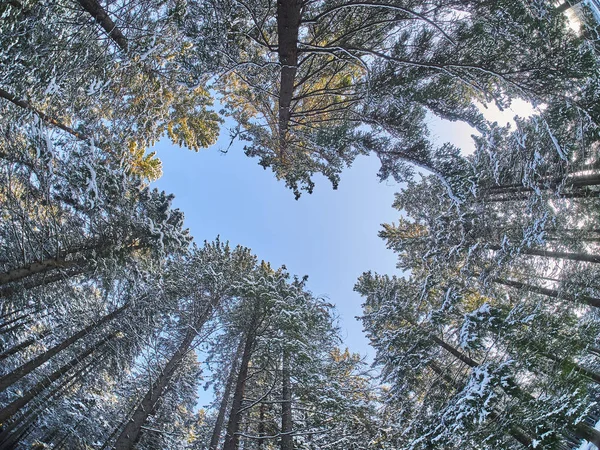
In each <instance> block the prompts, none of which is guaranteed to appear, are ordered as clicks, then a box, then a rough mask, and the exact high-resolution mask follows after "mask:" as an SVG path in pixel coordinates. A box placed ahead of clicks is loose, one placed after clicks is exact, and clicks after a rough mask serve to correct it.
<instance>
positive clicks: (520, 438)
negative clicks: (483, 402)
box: [428, 361, 533, 448]
mask: <svg viewBox="0 0 600 450" xmlns="http://www.w3.org/2000/svg"><path fill="white" fill-rule="evenodd" d="M428 365H429V367H431V369H432V370H433V371H434V372H435V373H436V374H438V375H439V376H441V377H442V378H443V379H444V381H446V383H448V384H449V385H450V386H452V387H454V388H455V389H456V390H459V391H460V390H462V389H463V388H464V386H463V385H462V384H460V383H457V382H456V380H455V379H453V378H452V377H451V376H450V375H448V373H446V371H445V370H443V369H442V368H441V367H440V366H438V365H437V363H435V362H434V361H431V362H430V363H429V364H428ZM489 416H490V420H491V421H494V420H496V419H497V418H498V414H497V413H496V412H495V411H490V413H489ZM509 434H510V435H511V436H512V437H513V438H514V439H515V440H516V441H517V442H519V443H520V444H521V445H522V446H523V447H525V448H530V447H531V444H532V442H533V440H532V439H531V437H530V436H529V435H528V434H527V432H526V431H525V430H523V429H522V428H520V427H518V426H516V425H512V426H511V427H510V430H509Z"/></svg>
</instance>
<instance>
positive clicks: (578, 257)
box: [488, 245, 600, 263]
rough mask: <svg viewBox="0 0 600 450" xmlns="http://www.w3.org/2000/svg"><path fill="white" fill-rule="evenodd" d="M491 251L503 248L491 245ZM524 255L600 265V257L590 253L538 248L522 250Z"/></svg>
mask: <svg viewBox="0 0 600 450" xmlns="http://www.w3.org/2000/svg"><path fill="white" fill-rule="evenodd" d="M488 248H489V249H490V250H496V251H498V250H501V249H502V247H500V246H499V245H490V246H489V247H488ZM521 254H522V255H532V256H544V257H546V258H555V259H566V260H570V261H579V262H590V263H600V256H598V255H591V254H589V253H581V252H580V253H569V252H560V251H552V250H541V249H536V248H524V249H521Z"/></svg>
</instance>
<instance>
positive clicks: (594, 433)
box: [430, 335, 600, 448]
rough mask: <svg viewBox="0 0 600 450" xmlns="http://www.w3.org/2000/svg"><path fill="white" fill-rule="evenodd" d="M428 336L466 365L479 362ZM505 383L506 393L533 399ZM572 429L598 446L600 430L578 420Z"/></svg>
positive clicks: (475, 365)
mask: <svg viewBox="0 0 600 450" xmlns="http://www.w3.org/2000/svg"><path fill="white" fill-rule="evenodd" d="M430 336H431V339H432V340H433V341H434V342H435V343H436V344H438V345H439V346H440V347H442V348H443V349H445V350H447V351H448V352H450V353H451V354H452V355H454V356H455V357H456V358H458V359H459V360H460V361H462V362H464V363H465V364H467V365H468V366H470V367H472V368H475V367H478V366H479V363H478V362H477V361H475V360H473V359H471V358H470V357H469V356H467V355H465V354H464V353H462V352H461V351H460V350H458V349H456V348H455V347H453V346H452V345H450V344H448V343H447V342H444V341H443V340H441V339H439V338H438V337H436V336H434V335H430ZM507 385H508V386H507V387H509V388H511V392H507V394H508V395H511V396H516V397H517V398H519V397H526V398H528V399H531V400H535V399H534V398H533V397H532V396H531V395H530V394H528V393H527V392H524V391H522V390H521V388H519V386H517V385H516V383H514V382H513V381H511V380H507ZM572 431H573V432H574V433H575V434H576V435H577V436H578V437H579V438H581V439H586V440H587V441H589V442H591V443H593V444H594V445H596V446H598V447H599V448H600V431H599V430H596V429H595V428H592V427H590V426H589V425H587V424H585V423H582V422H579V423H578V424H576V425H574V426H573V428H572Z"/></svg>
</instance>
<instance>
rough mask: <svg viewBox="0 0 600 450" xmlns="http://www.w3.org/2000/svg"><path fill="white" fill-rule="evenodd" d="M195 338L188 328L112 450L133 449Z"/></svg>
mask: <svg viewBox="0 0 600 450" xmlns="http://www.w3.org/2000/svg"><path fill="white" fill-rule="evenodd" d="M195 337H196V331H195V329H193V328H190V329H189V330H188V332H187V333H186V335H185V337H184V338H183V340H182V341H181V343H180V344H179V347H178V348H177V350H176V351H175V353H174V354H173V356H172V357H171V359H170V360H169V361H168V362H167V364H166V365H165V367H164V368H163V370H162V373H161V374H160V376H159V377H158V378H157V379H156V380H155V381H154V383H152V386H151V387H150V389H149V390H148V392H147V393H146V395H145V396H144V398H143V399H142V402H141V403H140V404H139V406H138V407H137V409H136V410H135V412H134V413H133V415H132V416H131V418H130V419H129V421H128V422H127V425H125V428H124V429H123V431H122V432H121V434H120V435H119V437H118V438H117V440H116V442H115V445H114V450H129V449H131V448H133V446H134V445H135V443H136V442H137V440H138V439H139V437H140V433H141V431H142V426H143V425H144V423H145V422H146V419H147V418H148V416H149V415H150V414H151V413H152V412H153V411H154V409H155V408H156V404H157V403H158V401H159V400H160V398H161V397H162V395H163V392H164V391H165V390H166V389H167V386H168V385H169V383H170V381H171V379H172V378H173V375H174V374H175V372H176V371H177V369H178V368H179V366H180V365H181V363H182V361H183V358H184V357H185V355H186V354H187V352H188V351H189V350H190V347H191V345H192V342H193V340H194V338H195Z"/></svg>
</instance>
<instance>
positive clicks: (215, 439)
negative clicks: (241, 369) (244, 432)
mask: <svg viewBox="0 0 600 450" xmlns="http://www.w3.org/2000/svg"><path fill="white" fill-rule="evenodd" d="M243 348H244V341H243V340H240V343H239V344H238V347H237V350H236V352H235V354H234V356H233V359H232V361H231V369H230V371H229V376H228V377H227V382H226V383H227V384H226V385H225V391H224V392H223V399H222V400H221V405H220V406H219V414H218V415H217V421H216V422H215V428H214V429H213V434H212V437H211V438H210V445H209V446H208V450H217V447H218V445H219V439H220V438H221V431H222V430H223V424H224V423H225V414H227V405H228V404H229V397H230V396H231V389H232V388H233V383H234V381H235V374H236V370H237V362H238V359H239V358H240V356H241V353H242V350H243Z"/></svg>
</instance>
